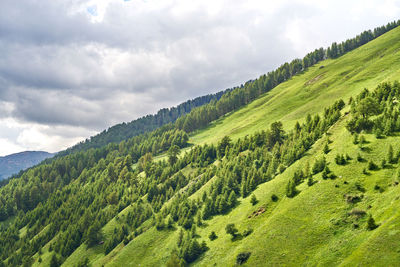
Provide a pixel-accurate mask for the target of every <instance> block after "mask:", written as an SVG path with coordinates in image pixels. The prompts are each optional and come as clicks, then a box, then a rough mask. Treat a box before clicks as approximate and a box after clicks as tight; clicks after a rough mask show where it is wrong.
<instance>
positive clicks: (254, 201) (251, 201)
mask: <svg viewBox="0 0 400 267" xmlns="http://www.w3.org/2000/svg"><path fill="white" fill-rule="evenodd" d="M257 202H258V200H257V198H256V195H254V194H252V195H251V198H250V203H251V205H253V206H254V205H256V204H257Z"/></svg>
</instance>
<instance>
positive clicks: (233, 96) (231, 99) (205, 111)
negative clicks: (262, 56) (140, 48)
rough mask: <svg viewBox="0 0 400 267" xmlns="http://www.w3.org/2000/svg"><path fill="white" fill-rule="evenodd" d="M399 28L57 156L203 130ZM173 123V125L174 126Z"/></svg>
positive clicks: (319, 52)
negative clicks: (157, 133) (166, 130)
mask: <svg viewBox="0 0 400 267" xmlns="http://www.w3.org/2000/svg"><path fill="white" fill-rule="evenodd" d="M398 25H400V20H398V21H393V22H391V23H388V24H387V25H383V26H381V27H377V28H375V29H374V30H373V31H371V30H369V31H364V32H362V33H361V34H359V35H357V36H356V37H354V38H351V39H348V40H346V41H344V42H342V43H339V44H337V43H336V42H334V43H332V45H331V46H330V47H328V48H327V49H324V48H319V49H315V50H314V51H313V52H310V53H308V54H307V55H306V56H304V58H302V59H294V60H292V61H291V62H289V63H288V62H286V63H284V64H282V65H281V66H280V67H278V68H277V69H276V70H273V71H271V72H268V73H267V74H265V75H262V76H260V77H259V78H258V79H255V80H250V81H248V82H246V83H245V84H244V85H241V86H240V87H234V88H230V89H226V90H224V91H220V92H218V93H216V94H210V95H206V96H202V97H198V98H195V99H193V100H189V101H186V102H184V103H182V104H180V105H178V106H177V107H173V108H170V109H168V108H166V109H161V110H160V111H158V113H157V114H155V115H148V116H145V117H142V118H139V119H137V120H134V121H132V122H130V123H122V124H118V125H115V126H113V127H111V128H109V129H108V130H105V131H103V132H102V133H100V134H98V135H96V136H93V137H91V138H90V139H87V140H85V141H84V142H81V143H79V144H77V145H75V146H73V147H72V148H70V149H67V150H66V151H63V152H61V153H59V156H64V155H67V154H71V153H74V152H77V151H81V150H87V149H89V148H99V147H102V146H105V145H107V144H109V143H119V142H121V141H122V140H126V139H129V138H131V137H133V136H137V135H141V134H143V133H146V132H150V131H153V130H155V129H157V128H159V127H161V126H163V125H166V124H174V126H175V127H176V128H178V129H182V130H184V131H186V132H187V133H189V132H193V131H195V130H197V129H200V128H203V127H205V126H206V125H208V123H210V122H211V121H214V120H216V119H217V118H219V117H221V116H223V115H225V114H227V113H229V112H231V111H233V110H236V109H238V108H240V107H242V106H244V105H246V104H248V103H250V102H251V101H253V100H254V99H256V98H257V97H259V96H260V95H261V94H263V93H265V92H268V91H270V90H271V89H273V88H274V87H275V86H277V85H279V84H280V83H282V82H284V81H286V80H288V79H290V78H291V77H293V76H294V75H296V74H298V73H300V72H301V71H304V70H305V69H307V68H308V67H311V66H313V65H314V64H317V63H318V62H320V61H322V60H324V59H326V58H336V57H339V56H341V55H343V54H345V53H347V52H349V51H352V50H353V49H355V48H357V47H360V46H362V45H363V44H366V43H367V42H369V41H371V40H373V39H375V38H377V37H379V36H380V35H382V34H384V33H386V32H388V31H390V30H391V29H393V28H395V27H397V26H398ZM175 121H176V123H174V122H175Z"/></svg>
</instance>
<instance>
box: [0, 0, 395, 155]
mask: <svg viewBox="0 0 400 267" xmlns="http://www.w3.org/2000/svg"><path fill="white" fill-rule="evenodd" d="M399 15H400V3H399V1H382V0H377V1H365V0H359V1H318V0H315V1H306V0H298V1H261V0H260V1H222V0H221V1H220V0H212V1H205V0H201V1H167V0H162V1H161V0H160V1H157V0H154V1H153V0H146V1H141V0H130V1H123V0H98V1H95V0H57V1H54V0H36V1H35V0H18V1H15V0H1V2H0V51H1V53H0V155H5V154H9V153H14V152H19V151H22V150H46V151H49V152H55V151H58V150H61V149H64V148H66V147H68V146H71V145H73V144H74V143H76V142H78V141H80V140H82V139H84V138H86V137H89V136H91V135H94V134H95V133H97V132H99V131H101V130H103V129H105V128H107V127H109V126H111V125H113V124H116V123H119V122H122V121H131V120H133V119H135V118H137V117H139V116H142V115H145V114H148V113H154V112H156V111H157V110H158V109H160V108H163V107H170V106H172V105H176V104H179V103H180V102H183V101H185V100H187V99H189V98H193V97H196V96H201V95H204V94H208V93H213V92H217V91H220V90H223V89H225V88H229V87H232V86H236V85H240V84H241V83H243V82H245V81H247V80H249V79H253V78H256V77H258V76H259V75H260V74H263V73H266V72H268V71H270V70H272V69H274V68H276V67H277V66H279V65H280V64H281V63H284V62H285V61H289V60H291V59H293V58H295V57H303V56H304V54H305V53H307V52H309V51H311V50H313V49H314V48H317V47H321V46H324V47H326V46H327V45H329V44H330V43H331V42H333V41H341V40H344V39H347V38H350V37H353V36H355V35H356V34H358V33H359V32H361V31H363V30H366V29H370V28H374V27H376V26H380V25H382V24H386V23H387V22H389V21H392V20H394V19H396V20H397V19H399V18H400V16H399Z"/></svg>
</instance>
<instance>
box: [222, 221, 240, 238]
mask: <svg viewBox="0 0 400 267" xmlns="http://www.w3.org/2000/svg"><path fill="white" fill-rule="evenodd" d="M225 232H226V233H227V234H229V235H231V236H232V239H234V238H235V237H236V236H237V235H238V229H236V227H235V224H233V223H229V224H227V225H226V227H225Z"/></svg>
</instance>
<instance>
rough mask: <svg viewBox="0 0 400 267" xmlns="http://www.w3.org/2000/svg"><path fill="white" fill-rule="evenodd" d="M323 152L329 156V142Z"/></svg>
mask: <svg viewBox="0 0 400 267" xmlns="http://www.w3.org/2000/svg"><path fill="white" fill-rule="evenodd" d="M323 151H324V154H328V153H329V151H330V150H329V145H328V142H326V143H325V146H324V149H323Z"/></svg>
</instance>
